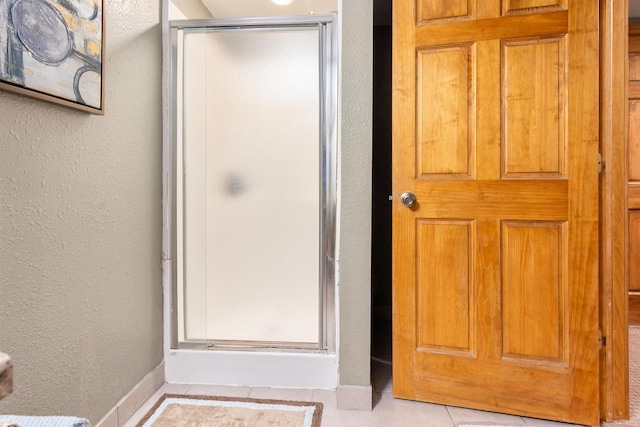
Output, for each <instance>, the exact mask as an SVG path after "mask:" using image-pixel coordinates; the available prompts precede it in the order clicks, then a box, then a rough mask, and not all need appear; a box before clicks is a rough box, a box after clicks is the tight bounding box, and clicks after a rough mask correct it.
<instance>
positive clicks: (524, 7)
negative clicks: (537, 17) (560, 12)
mask: <svg viewBox="0 0 640 427" xmlns="http://www.w3.org/2000/svg"><path fill="white" fill-rule="evenodd" d="M566 7H567V5H566V0H503V1H502V13H504V14H510V13H539V12H543V11H545V10H549V9H565V8H566Z"/></svg>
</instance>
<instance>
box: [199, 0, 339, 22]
mask: <svg viewBox="0 0 640 427" xmlns="http://www.w3.org/2000/svg"><path fill="white" fill-rule="evenodd" d="M202 3H203V4H204V5H205V6H206V7H207V9H209V11H211V14H212V15H213V16H214V18H238V17H252V16H282V15H308V14H309V13H310V12H312V13H315V14H322V13H331V12H336V11H337V10H338V0H293V1H292V2H291V4H289V5H287V6H279V5H277V4H275V3H273V2H272V1H271V0H233V1H230V0H202Z"/></svg>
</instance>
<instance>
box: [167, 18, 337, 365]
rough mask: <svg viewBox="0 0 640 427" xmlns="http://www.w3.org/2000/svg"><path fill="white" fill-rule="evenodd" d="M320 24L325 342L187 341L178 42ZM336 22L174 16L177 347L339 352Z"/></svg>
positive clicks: (173, 322)
mask: <svg viewBox="0 0 640 427" xmlns="http://www.w3.org/2000/svg"><path fill="white" fill-rule="evenodd" d="M312 28H317V30H318V36H319V37H318V39H319V82H320V85H319V86H320V87H319V90H320V94H319V95H320V96H319V99H320V108H319V111H320V115H319V121H320V123H319V124H320V126H319V129H320V135H319V137H320V138H319V139H320V144H319V147H318V149H319V152H320V177H319V178H320V182H321V188H320V191H319V198H320V203H319V205H320V224H319V236H320V248H319V254H320V259H319V263H320V277H319V286H318V288H319V289H318V292H319V307H318V316H319V323H318V324H319V331H318V337H319V342H318V343H313V344H307V343H286V342H263V341H260V342H253V341H252V342H247V341H215V340H202V341H184V342H180V340H179V336H178V324H179V323H178V315H179V310H178V282H179V281H178V256H177V255H178V227H182V224H178V221H177V218H178V216H177V213H178V206H179V202H178V200H177V191H176V189H177V184H178V165H177V159H178V149H179V147H178V140H179V138H178V133H179V132H180V129H179V126H178V125H179V123H180V120H179V114H180V113H181V108H180V107H178V105H177V102H178V84H179V82H178V63H179V61H178V60H179V58H178V43H179V39H180V37H179V33H180V32H183V33H184V32H211V31H247V30H270V29H273V30H279V29H312ZM335 32H336V26H335V23H334V17H333V15H309V16H286V17H268V18H234V19H196V20H194V19H188V20H176V21H170V42H171V44H170V50H171V56H170V67H171V68H170V72H169V74H170V76H169V81H170V91H169V105H168V106H167V107H168V110H169V115H170V119H171V120H170V122H169V127H170V130H169V133H170V135H171V153H170V156H171V175H172V176H171V178H170V180H169V181H170V185H169V187H170V188H169V193H170V194H169V199H170V212H167V214H168V215H169V216H170V218H169V223H170V224H171V228H170V233H169V235H168V236H167V237H168V239H169V240H170V242H169V245H168V247H169V248H170V250H171V254H164V255H163V258H164V259H165V260H166V259H167V258H168V259H169V260H170V262H171V284H170V294H171V301H170V309H171V317H170V325H169V330H170V332H169V333H170V347H171V349H202V350H206V349H216V350H246V351H263V350H266V349H278V350H279V351H295V352H309V351H311V352H328V353H334V352H335V348H336V327H335V288H336V274H335V271H336V266H335V256H336V224H337V136H338V135H337V105H338V104H337V97H338V92H337V89H338V88H337V85H338V84H337V82H338V75H337V74H338V71H337V70H338V66H337V65H338V64H337V61H338V54H337V43H336V40H337V38H336V36H335Z"/></svg>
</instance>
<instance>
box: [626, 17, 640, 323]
mask: <svg viewBox="0 0 640 427" xmlns="http://www.w3.org/2000/svg"><path fill="white" fill-rule="evenodd" d="M628 96H629V134H628V135H629V143H628V145H627V149H628V153H627V155H628V158H627V160H628V171H629V173H628V175H629V182H628V190H627V191H628V193H627V194H628V206H629V323H630V324H633V325H639V324H640V24H630V25H629V88H628Z"/></svg>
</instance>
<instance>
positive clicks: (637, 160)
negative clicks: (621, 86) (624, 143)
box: [628, 99, 640, 181]
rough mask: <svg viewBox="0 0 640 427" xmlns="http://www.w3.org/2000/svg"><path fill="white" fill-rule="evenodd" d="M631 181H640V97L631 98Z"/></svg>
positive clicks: (629, 148) (629, 147) (629, 146)
mask: <svg viewBox="0 0 640 427" xmlns="http://www.w3.org/2000/svg"><path fill="white" fill-rule="evenodd" d="M628 141H629V142H628V144H629V145H628V150H629V181H640V99H630V100H629V140H628Z"/></svg>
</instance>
